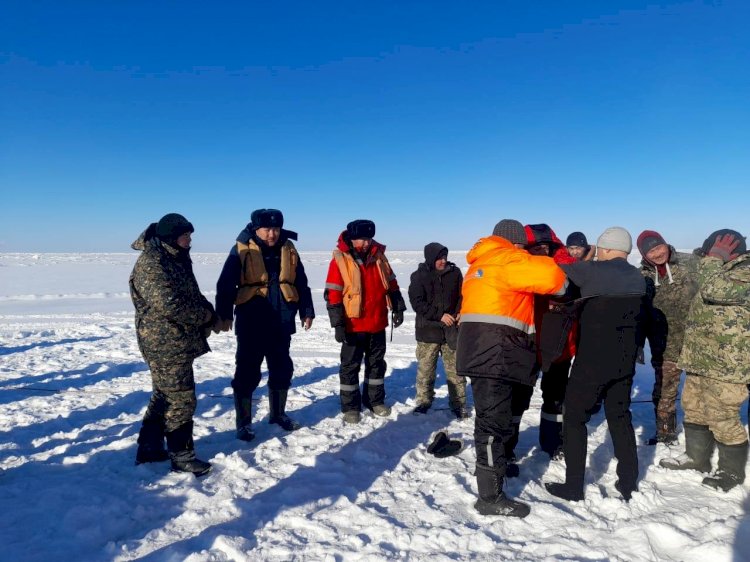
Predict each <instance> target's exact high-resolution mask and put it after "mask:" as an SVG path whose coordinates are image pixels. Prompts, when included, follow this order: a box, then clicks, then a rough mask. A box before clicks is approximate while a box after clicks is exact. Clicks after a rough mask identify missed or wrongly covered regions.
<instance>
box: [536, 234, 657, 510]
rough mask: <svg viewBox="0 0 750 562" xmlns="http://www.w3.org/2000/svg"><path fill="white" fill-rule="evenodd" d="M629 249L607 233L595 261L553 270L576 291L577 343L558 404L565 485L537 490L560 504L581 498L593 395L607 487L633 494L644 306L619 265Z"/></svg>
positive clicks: (626, 239) (635, 276)
mask: <svg viewBox="0 0 750 562" xmlns="http://www.w3.org/2000/svg"><path fill="white" fill-rule="evenodd" d="M631 250H632V239H631V237H630V234H629V233H628V231H627V230H625V229H624V228H620V227H612V228H608V229H607V230H605V231H604V233H602V235H601V236H600V237H599V239H598V241H597V258H598V261H585V262H578V263H574V264H568V265H562V266H560V267H562V269H563V271H564V272H565V274H566V275H567V276H568V280H569V281H570V282H571V283H574V284H575V285H577V286H578V287H579V288H580V290H581V301H582V303H581V308H580V338H579V342H578V349H577V354H576V360H575V363H574V364H573V368H572V370H571V374H570V378H569V380H568V388H567V392H566V394H565V404H564V409H565V419H564V422H563V441H564V449H565V465H566V467H565V469H566V470H565V482H562V483H558V482H554V483H547V484H545V486H546V488H547V490H548V491H549V492H550V493H551V494H552V495H555V496H558V497H560V498H563V499H565V500H569V501H578V500H582V499H583V497H584V472H585V470H586V441H587V433H586V422H588V421H589V419H590V417H591V412H592V411H593V409H594V408H595V406H596V403H597V400H598V399H599V397H600V396H601V397H603V399H604V411H605V413H606V416H607V425H608V426H609V433H610V435H611V436H612V443H613V445H614V448H615V456H616V457H617V461H618V462H617V476H618V477H619V480H618V481H617V483H616V484H615V487H616V488H617V489H618V491H619V492H620V493H621V494H622V496H623V497H624V498H625V499H626V500H629V499H630V496H631V494H632V493H633V492H634V491H635V490H636V489H637V480H638V457H637V454H636V445H635V433H634V431H633V424H632V417H631V414H630V390H631V388H632V386H633V375H634V374H635V360H636V355H637V352H638V347H639V345H641V344H642V341H643V335H642V333H641V330H642V327H641V325H642V322H643V320H644V317H645V315H646V312H645V308H646V306H647V303H646V281H645V279H644V278H643V276H642V275H641V273H640V272H639V271H638V269H637V268H636V267H634V266H632V265H630V264H629V263H628V262H627V256H628V254H630V251H631Z"/></svg>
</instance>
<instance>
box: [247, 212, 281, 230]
mask: <svg viewBox="0 0 750 562" xmlns="http://www.w3.org/2000/svg"><path fill="white" fill-rule="evenodd" d="M250 224H251V225H252V228H253V230H257V229H259V228H281V227H282V226H284V215H283V214H282V213H281V211H279V210H278V209H255V210H254V211H253V213H252V214H251V215H250Z"/></svg>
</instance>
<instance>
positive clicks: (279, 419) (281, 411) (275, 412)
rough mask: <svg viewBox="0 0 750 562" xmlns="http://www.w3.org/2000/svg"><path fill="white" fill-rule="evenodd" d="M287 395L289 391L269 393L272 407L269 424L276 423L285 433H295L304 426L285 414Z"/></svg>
mask: <svg viewBox="0 0 750 562" xmlns="http://www.w3.org/2000/svg"><path fill="white" fill-rule="evenodd" d="M287 393H288V391H287V390H269V391H268V405H269V407H270V414H269V416H268V423H275V424H276V425H278V426H280V427H281V428H282V429H284V430H285V431H295V430H297V429H299V428H300V427H302V426H301V425H300V424H298V423H297V422H296V421H294V420H293V419H292V418H290V417H289V416H287V415H286V413H285V411H286V397H287Z"/></svg>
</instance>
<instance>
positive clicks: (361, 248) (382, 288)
mask: <svg viewBox="0 0 750 562" xmlns="http://www.w3.org/2000/svg"><path fill="white" fill-rule="evenodd" d="M373 236H375V223H373V222H372V221H371V220H366V219H359V220H355V221H352V222H350V223H349V224H348V225H346V230H344V231H343V232H342V233H341V234H340V235H339V239H338V243H337V245H336V249H335V250H334V251H333V259H332V260H331V263H330V265H329V267H328V277H327V278H326V289H325V293H324V296H325V300H326V308H327V310H328V316H329V318H330V320H331V327H333V328H334V329H335V331H336V341H337V342H339V343H340V344H341V368H340V370H339V383H340V395H341V412H342V413H343V414H344V422H346V423H352V424H354V423H359V421H360V410H361V408H362V406H364V407H365V408H368V409H369V410H371V411H372V413H373V414H375V415H376V416H381V417H386V416H388V415H390V413H391V409H390V407H388V406H386V405H385V369H386V363H385V328H386V326H388V309H389V308H390V309H391V311H392V320H393V326H395V327H398V326H400V325H401V323H402V322H403V321H404V310H406V303H404V298H403V297H402V296H401V290H400V289H399V287H398V283H397V282H396V275H395V274H394V273H393V270H391V266H390V265H389V264H388V260H387V259H386V257H385V246H383V245H382V244H379V243H378V242H376V241H375V240H373ZM363 358H364V361H365V377H364V381H363V383H362V392H361V393H360V390H359V368H360V364H361V363H362V359H363Z"/></svg>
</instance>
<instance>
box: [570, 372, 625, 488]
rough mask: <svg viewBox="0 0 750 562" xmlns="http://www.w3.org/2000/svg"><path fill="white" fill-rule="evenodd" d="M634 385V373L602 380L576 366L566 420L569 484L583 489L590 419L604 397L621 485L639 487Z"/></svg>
mask: <svg viewBox="0 0 750 562" xmlns="http://www.w3.org/2000/svg"><path fill="white" fill-rule="evenodd" d="M582 375H584V376H582ZM632 387H633V376H632V375H629V376H626V377H624V378H619V379H614V380H607V381H604V382H599V381H595V380H591V379H589V378H587V377H586V376H585V374H583V373H581V372H580V371H579V372H578V373H577V372H576V369H575V367H574V368H573V372H572V373H571V376H570V380H569V381H568V390H567V393H566V396H565V419H564V421H563V439H564V447H565V465H566V471H565V480H566V482H567V483H568V484H570V485H572V486H575V487H576V488H579V487H580V489H581V490H583V478H584V472H585V470H586V449H587V441H588V434H587V431H586V422H588V421H589V419H591V414H592V413H593V411H595V409H596V403H597V400H598V399H599V397H600V396H601V397H602V398H603V399H604V412H605V414H606V417H607V425H608V426H609V434H610V435H611V436H612V444H613V445H614V449H615V457H616V458H617V476H618V478H619V480H620V486H621V488H622V489H623V490H631V491H632V490H635V489H636V482H637V480H638V455H637V453H636V445H635V433H634V431H633V423H632V416H631V414H630V391H631V389H632Z"/></svg>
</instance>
